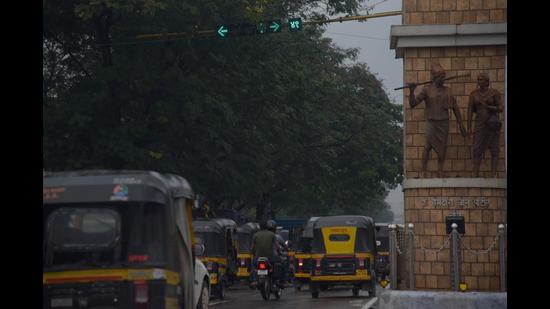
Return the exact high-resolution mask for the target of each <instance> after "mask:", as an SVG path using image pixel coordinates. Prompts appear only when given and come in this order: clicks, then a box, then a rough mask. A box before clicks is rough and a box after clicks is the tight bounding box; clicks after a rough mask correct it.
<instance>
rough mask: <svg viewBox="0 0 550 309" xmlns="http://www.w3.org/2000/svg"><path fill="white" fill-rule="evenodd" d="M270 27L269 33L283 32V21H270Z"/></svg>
mask: <svg viewBox="0 0 550 309" xmlns="http://www.w3.org/2000/svg"><path fill="white" fill-rule="evenodd" d="M267 24H268V25H269V26H268V29H269V30H268V31H267V32H269V33H277V32H281V28H282V27H281V20H280V19H278V20H270V21H269V22H268V23H267Z"/></svg>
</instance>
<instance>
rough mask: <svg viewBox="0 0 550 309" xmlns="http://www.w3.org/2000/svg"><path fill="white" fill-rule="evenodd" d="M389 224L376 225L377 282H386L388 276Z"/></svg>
mask: <svg viewBox="0 0 550 309" xmlns="http://www.w3.org/2000/svg"><path fill="white" fill-rule="evenodd" d="M388 225H389V223H376V225H375V227H376V247H377V248H376V276H377V281H378V282H382V280H385V281H384V282H387V280H386V279H388V277H389V275H390V232H389V228H388Z"/></svg>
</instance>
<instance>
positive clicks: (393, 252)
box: [388, 224, 397, 290]
mask: <svg viewBox="0 0 550 309" xmlns="http://www.w3.org/2000/svg"><path fill="white" fill-rule="evenodd" d="M388 228H389V229H390V284H391V289H392V290H397V248H396V246H397V244H396V243H395V241H396V239H397V237H396V235H395V224H390V225H389V226H388Z"/></svg>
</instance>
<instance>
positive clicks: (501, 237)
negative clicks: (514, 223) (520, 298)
mask: <svg viewBox="0 0 550 309" xmlns="http://www.w3.org/2000/svg"><path fill="white" fill-rule="evenodd" d="M505 246H506V237H505V227H504V224H499V225H498V261H499V266H500V291H501V292H506V261H505V257H504V253H505V252H504V247H505Z"/></svg>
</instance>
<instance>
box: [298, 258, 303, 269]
mask: <svg viewBox="0 0 550 309" xmlns="http://www.w3.org/2000/svg"><path fill="white" fill-rule="evenodd" d="M298 267H300V268H302V267H304V260H303V259H298Z"/></svg>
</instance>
